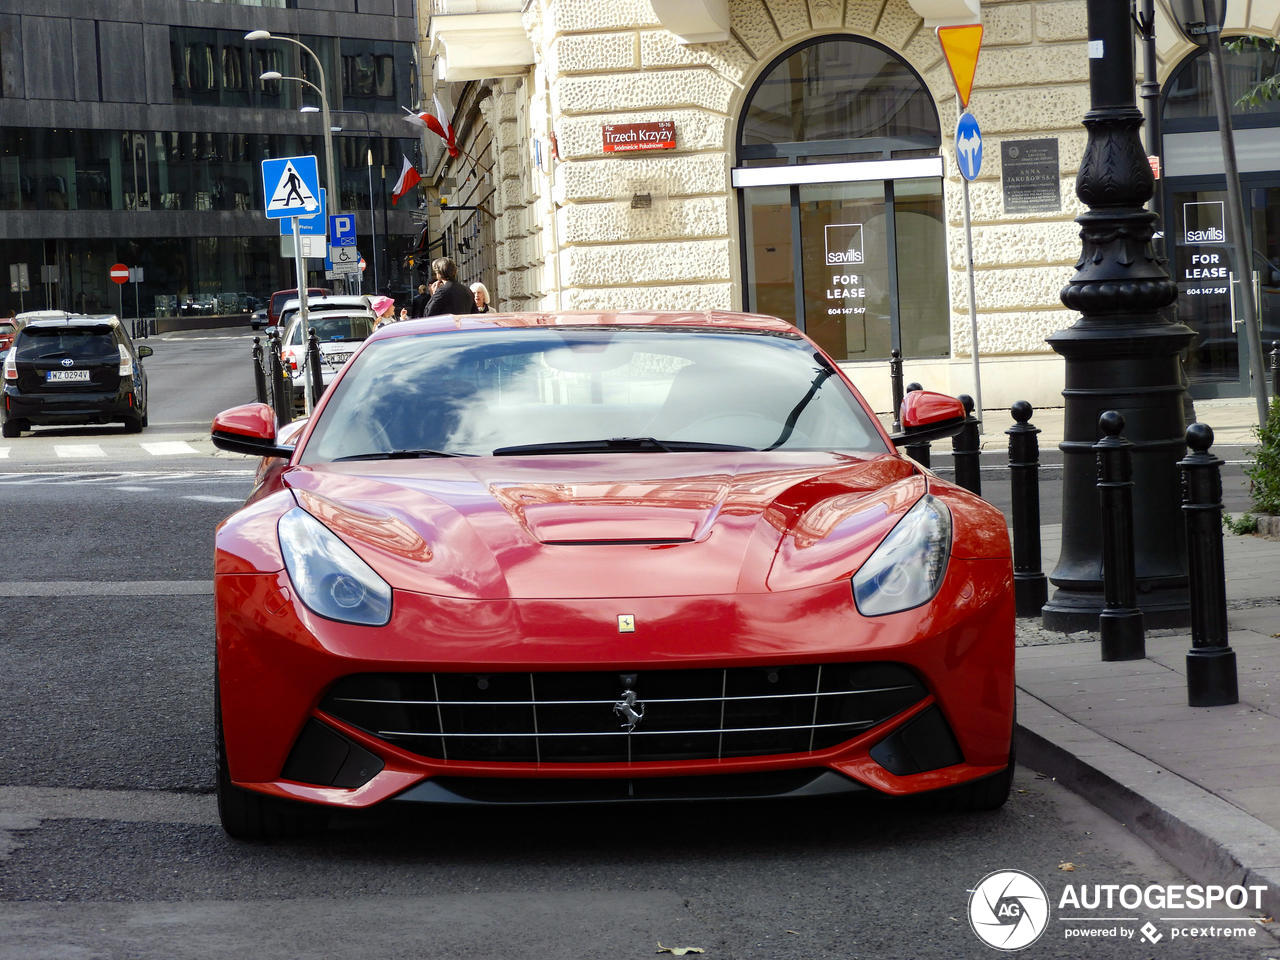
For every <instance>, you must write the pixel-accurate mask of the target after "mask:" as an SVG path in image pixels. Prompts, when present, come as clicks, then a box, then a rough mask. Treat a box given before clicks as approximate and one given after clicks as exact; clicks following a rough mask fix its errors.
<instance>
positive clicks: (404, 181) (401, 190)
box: [391, 157, 422, 204]
mask: <svg viewBox="0 0 1280 960" xmlns="http://www.w3.org/2000/svg"><path fill="white" fill-rule="evenodd" d="M421 179H422V174H420V173H418V168H417V167H415V166H414V165H413V164H412V163H410V162H409V158H408V157H405V158H404V169H403V170H401V171H400V179H399V180H397V181H396V186H395V189H394V190H392V191H391V202H392V203H393V204H394V203H395V202H396V201H398V200H399V199H400V198H401V197H403V196H404V195H405V194H406V193H408V192H409V191H410V190H412V189H413V188H414V187H415V186H416V185H417V183H418V181H419V180H421Z"/></svg>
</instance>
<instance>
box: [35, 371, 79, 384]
mask: <svg viewBox="0 0 1280 960" xmlns="http://www.w3.org/2000/svg"><path fill="white" fill-rule="evenodd" d="M44 379H45V382H46V383H53V382H55V381H59V380H64V381H65V380H86V381H87V380H88V379H89V371H88V370H47V371H45V375H44Z"/></svg>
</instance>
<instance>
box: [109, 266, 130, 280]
mask: <svg viewBox="0 0 1280 960" xmlns="http://www.w3.org/2000/svg"><path fill="white" fill-rule="evenodd" d="M111 279H112V280H113V281H114V282H116V283H128V282H129V268H128V267H127V266H126V265H125V264H123V263H117V264H114V265H113V266H112V267H111Z"/></svg>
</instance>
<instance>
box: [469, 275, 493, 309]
mask: <svg viewBox="0 0 1280 960" xmlns="http://www.w3.org/2000/svg"><path fill="white" fill-rule="evenodd" d="M471 295H472V296H473V297H474V298H475V301H476V309H475V312H476V313H488V312H489V288H488V287H486V286H485V285H484V284H483V283H481V282H480V281H479V280H477V281H476V282H475V283H473V284H472V285H471Z"/></svg>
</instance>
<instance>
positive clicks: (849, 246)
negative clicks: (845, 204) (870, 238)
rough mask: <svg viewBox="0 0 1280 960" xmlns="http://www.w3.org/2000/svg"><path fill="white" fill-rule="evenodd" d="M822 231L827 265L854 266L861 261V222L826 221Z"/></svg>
mask: <svg viewBox="0 0 1280 960" xmlns="http://www.w3.org/2000/svg"><path fill="white" fill-rule="evenodd" d="M822 231H823V241H824V243H825V245H826V253H827V259H826V264H827V266H828V267H848V266H856V265H859V264H861V263H862V262H863V256H862V224H860V223H828V224H827V225H826V226H824V227H823V228H822Z"/></svg>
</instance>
